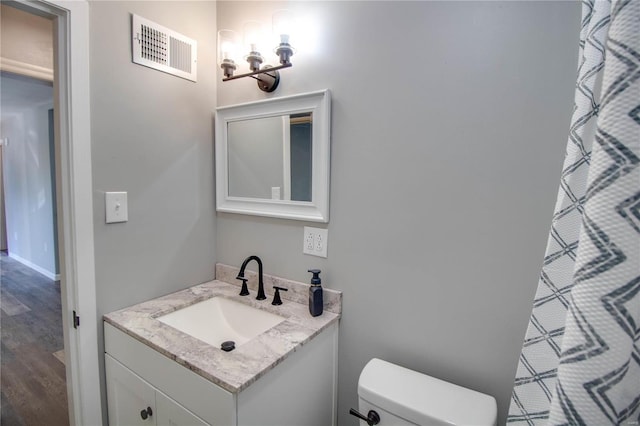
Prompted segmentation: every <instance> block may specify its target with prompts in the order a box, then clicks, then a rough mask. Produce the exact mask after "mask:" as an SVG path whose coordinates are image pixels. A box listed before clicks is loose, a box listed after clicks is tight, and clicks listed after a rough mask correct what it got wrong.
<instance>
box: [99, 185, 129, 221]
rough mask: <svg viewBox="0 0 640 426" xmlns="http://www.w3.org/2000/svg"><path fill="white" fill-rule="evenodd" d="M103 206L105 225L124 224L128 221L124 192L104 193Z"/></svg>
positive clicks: (125, 194)
mask: <svg viewBox="0 0 640 426" xmlns="http://www.w3.org/2000/svg"><path fill="white" fill-rule="evenodd" d="M105 205H106V209H107V211H106V221H107V223H118V222H126V221H128V220H129V212H128V208H127V193H126V192H106V193H105Z"/></svg>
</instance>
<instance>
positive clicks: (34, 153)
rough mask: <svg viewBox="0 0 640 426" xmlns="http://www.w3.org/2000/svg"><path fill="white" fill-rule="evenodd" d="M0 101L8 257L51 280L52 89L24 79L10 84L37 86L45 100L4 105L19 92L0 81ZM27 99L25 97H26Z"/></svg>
mask: <svg viewBox="0 0 640 426" xmlns="http://www.w3.org/2000/svg"><path fill="white" fill-rule="evenodd" d="M2 81H3V83H4V86H5V87H3V93H2V94H3V95H5V94H6V95H7V96H3V102H2V108H1V109H2V116H1V131H0V134H1V137H2V138H7V139H8V141H9V144H8V145H7V146H4V147H3V159H2V161H3V170H2V171H3V174H4V182H3V184H4V189H5V194H4V195H5V207H6V224H7V245H8V250H9V254H10V255H11V256H12V257H15V258H17V259H18V260H20V261H22V262H23V263H25V264H26V265H28V266H30V267H32V268H34V269H36V270H37V271H39V272H41V273H43V274H45V275H47V276H48V277H49V278H52V279H53V278H56V274H58V265H57V261H56V255H55V250H56V241H55V235H54V226H55V219H54V212H53V209H54V204H55V200H54V199H53V194H52V189H53V186H52V170H51V155H52V150H51V147H50V142H51V141H50V138H49V117H48V114H49V110H50V109H51V108H53V89H52V88H51V87H50V86H47V85H43V84H41V83H38V82H28V81H27V80H23V79H21V80H14V82H15V84H16V85H19V86H20V87H22V86H24V87H26V88H28V87H33V86H36V90H37V91H38V92H40V93H41V96H42V92H46V93H48V98H49V100H47V101H45V102H44V103H42V102H38V103H35V104H31V105H29V103H28V101H27V100H25V101H24V102H21V105H20V106H19V107H17V106H15V105H14V104H13V103H11V102H9V101H10V100H11V99H12V98H13V96H16V95H19V90H18V89H16V91H15V92H12V93H8V92H6V90H9V88H8V87H6V86H7V85H9V84H12V83H11V80H10V79H7V78H4V77H3V79H2ZM27 96H28V94H27V93H25V98H26V97H27Z"/></svg>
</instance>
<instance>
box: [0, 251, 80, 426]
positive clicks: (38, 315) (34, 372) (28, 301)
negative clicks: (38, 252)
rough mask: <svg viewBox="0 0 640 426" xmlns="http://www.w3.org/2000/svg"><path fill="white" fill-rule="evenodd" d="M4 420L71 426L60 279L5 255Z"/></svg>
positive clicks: (1, 300)
mask: <svg viewBox="0 0 640 426" xmlns="http://www.w3.org/2000/svg"><path fill="white" fill-rule="evenodd" d="M0 272H1V278H0V311H1V315H2V316H1V319H0V320H1V322H0V328H1V332H0V346H1V348H0V396H1V410H0V425H2V426H23V425H24V426H31V425H33V426H44V425H46V426H67V425H68V424H69V414H68V412H67V409H68V408H67V388H66V382H65V367H64V363H63V362H62V360H63V359H64V355H62V357H61V350H62V349H63V348H64V342H63V337H62V308H61V300H60V282H59V281H52V280H50V279H48V278H46V277H44V276H43V275H41V274H39V273H38V272H35V271H33V270H31V269H30V268H27V267H26V266H23V265H22V264H20V263H19V262H17V261H15V260H13V259H11V258H10V257H8V256H7V255H6V253H5V252H1V254H0Z"/></svg>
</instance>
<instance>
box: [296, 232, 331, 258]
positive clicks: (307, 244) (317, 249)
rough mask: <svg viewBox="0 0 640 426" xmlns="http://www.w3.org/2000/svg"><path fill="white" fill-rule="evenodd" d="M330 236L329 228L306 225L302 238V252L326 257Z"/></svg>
mask: <svg viewBox="0 0 640 426" xmlns="http://www.w3.org/2000/svg"><path fill="white" fill-rule="evenodd" d="M328 236H329V230H328V229H323V228H312V227H310V226H305V227H304V234H303V238H302V253H304V254H309V255H311V256H318V257H324V258H326V257H327V242H328Z"/></svg>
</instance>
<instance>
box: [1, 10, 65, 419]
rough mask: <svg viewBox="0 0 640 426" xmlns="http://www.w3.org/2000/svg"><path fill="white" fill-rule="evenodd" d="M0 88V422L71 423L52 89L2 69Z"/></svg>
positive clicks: (51, 86)
mask: <svg viewBox="0 0 640 426" xmlns="http://www.w3.org/2000/svg"><path fill="white" fill-rule="evenodd" d="M4 12H5V11H4V10H3V25H4V23H5V22H6V16H5V15H6V14H5V13H4ZM50 28H51V29H52V27H50ZM50 37H51V38H53V31H52V30H51V35H50ZM0 91H1V94H0V99H1V103H2V106H1V108H0V111H1V115H0V123H1V132H2V147H1V148H0V149H1V150H2V151H3V152H2V154H3V156H2V157H3V164H2V169H1V170H2V179H0V180H1V181H2V182H3V188H2V190H3V193H4V195H5V196H4V197H3V198H4V200H5V210H4V213H5V214H4V217H5V218H6V221H5V222H6V224H7V225H6V229H7V231H8V234H9V238H7V251H5V252H2V254H1V255H0V256H1V257H0V269H1V271H2V281H1V283H0V293H1V296H0V297H1V298H0V308H1V315H2V330H1V339H0V340H1V342H2V345H1V346H2V356H1V358H0V384H1V386H0V393H1V395H2V402H1V404H2V410H1V412H2V419H1V423H2V424H11V425H16V426H18V425H37V424H50V425H60V426H66V425H68V424H69V416H68V403H67V398H66V379H65V377H66V375H65V368H64V340H63V328H62V309H61V308H62V306H61V292H60V281H59V278H60V277H59V269H58V262H57V259H58V256H57V241H56V240H57V233H56V226H55V225H56V215H55V210H56V209H55V206H56V202H55V189H54V182H55V172H54V161H53V151H54V150H53V149H52V147H53V145H54V140H53V124H54V123H53V117H52V107H53V85H52V84H51V82H47V81H41V80H35V79H32V78H29V77H22V76H17V75H11V74H7V73H4V72H3V73H2V75H0Z"/></svg>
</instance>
